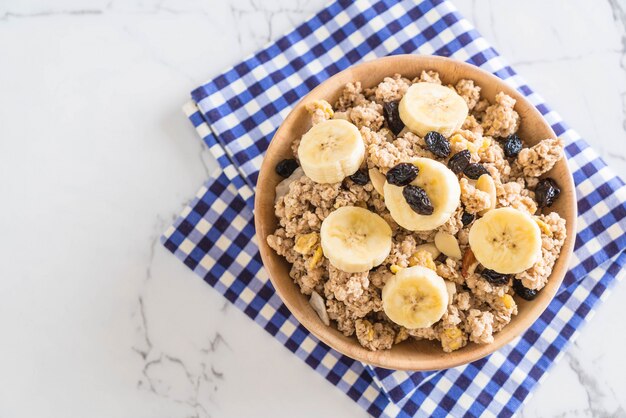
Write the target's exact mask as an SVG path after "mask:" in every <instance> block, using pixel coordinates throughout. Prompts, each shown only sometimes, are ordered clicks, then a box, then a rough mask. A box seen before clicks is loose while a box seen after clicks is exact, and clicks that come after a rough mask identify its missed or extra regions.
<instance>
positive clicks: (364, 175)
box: [350, 170, 370, 186]
mask: <svg viewBox="0 0 626 418" xmlns="http://www.w3.org/2000/svg"><path fill="white" fill-rule="evenodd" d="M350 180H352V181H353V182H355V183H356V184H358V185H360V186H365V185H366V184H367V182H368V181H370V175H369V173H368V172H367V171H366V170H358V171H357V172H356V173H354V174H353V175H351V176H350Z"/></svg>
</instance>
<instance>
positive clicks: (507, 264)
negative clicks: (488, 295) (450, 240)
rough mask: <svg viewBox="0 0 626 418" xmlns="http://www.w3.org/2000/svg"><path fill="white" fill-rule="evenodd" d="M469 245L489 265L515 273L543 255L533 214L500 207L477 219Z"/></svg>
mask: <svg viewBox="0 0 626 418" xmlns="http://www.w3.org/2000/svg"><path fill="white" fill-rule="evenodd" d="M469 244H470V248H471V249H472V252H473V253H474V256H475V257H476V259H477V260H478V261H479V262H480V263H481V264H482V265H483V266H485V267H486V268H488V269H491V270H495V271H497V272H498V273H503V274H516V273H521V272H522V271H524V270H526V269H529V268H530V267H532V266H533V265H534V264H535V263H536V262H537V260H538V259H539V257H540V256H541V231H540V229H539V226H538V225H537V223H536V222H535V221H534V220H533V218H532V217H531V216H530V215H528V214H526V213H524V212H521V211H519V210H517V209H513V208H510V207H506V208H498V209H493V210H490V211H489V212H487V213H486V214H485V216H483V217H482V218H480V219H478V220H477V221H475V222H474V224H473V225H472V228H471V229H470V232H469Z"/></svg>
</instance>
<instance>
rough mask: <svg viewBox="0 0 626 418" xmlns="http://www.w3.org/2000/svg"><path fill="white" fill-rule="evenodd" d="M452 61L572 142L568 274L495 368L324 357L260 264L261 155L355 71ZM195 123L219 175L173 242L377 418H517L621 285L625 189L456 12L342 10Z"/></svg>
mask: <svg viewBox="0 0 626 418" xmlns="http://www.w3.org/2000/svg"><path fill="white" fill-rule="evenodd" d="M400 53H419V54H434V55H443V56H451V57H453V58H456V59H459V60H463V61H467V62H470V63H472V64H474V65H477V66H480V67H482V68H483V69H485V70H487V71H490V72H492V73H494V74H496V75H497V76H499V77H500V78H502V79H504V80H506V82H507V83H509V84H511V85H512V86H514V87H515V88H517V89H518V90H519V91H520V92H521V93H523V94H524V95H526V96H527V98H528V99H529V100H530V101H531V102H532V103H533V104H534V105H535V106H536V107H537V109H539V111H540V112H541V113H542V114H543V115H544V117H545V118H546V120H547V121H548V122H549V123H550V124H551V125H552V128H553V129H554V131H555V132H556V133H557V135H559V136H560V137H561V138H563V139H564V140H565V141H566V148H565V151H566V155H567V157H568V163H569V165H570V168H571V170H572V172H573V175H574V181H575V183H576V191H577V198H578V212H579V218H578V235H577V238H576V242H575V252H574V256H573V259H572V262H571V265H570V270H569V272H568V273H567V276H566V277H565V280H564V282H563V285H562V287H561V288H560V290H559V293H558V294H557V296H556V298H555V299H554V300H553V302H552V303H551V304H550V306H549V307H548V309H547V310H546V311H545V312H544V313H543V315H542V316H541V317H540V318H539V320H537V322H536V323H535V324H534V325H533V326H532V327H531V328H530V329H529V330H528V331H526V333H524V335H522V336H521V337H519V338H517V339H516V340H514V341H513V342H512V343H510V344H509V345H507V346H505V347H504V348H502V349H500V350H498V351H497V352H495V353H493V354H492V355H490V356H489V357H487V358H485V359H482V360H479V361H476V362H474V363H471V364H468V365H465V366H462V367H457V368H453V369H448V370H443V371H438V372H417V373H414V372H403V371H392V370H386V369H381V368H376V367H371V366H368V365H364V364H362V363H360V362H357V361H355V360H352V359H350V358H348V357H346V356H343V355H341V354H339V353H337V352H335V351H334V350H332V349H330V348H329V347H327V346H326V345H325V344H323V343H321V342H320V341H318V340H317V339H316V338H315V337H314V336H313V335H311V334H310V333H309V332H308V331H307V330H306V329H305V328H304V327H302V325H300V324H299V323H298V322H297V321H296V320H295V318H294V317H293V316H292V315H291V314H290V312H289V311H288V310H287V308H286V307H285V306H284V305H283V304H282V302H281V301H280V299H279V298H278V297H277V295H276V294H275V292H274V289H273V287H272V286H271V284H270V282H269V279H268V277H267V273H266V272H265V270H264V269H263V266H262V263H261V259H260V256H259V252H258V246H257V241H256V237H255V232H254V222H253V212H252V210H253V200H254V187H255V183H256V180H257V177H258V171H259V168H260V166H261V161H262V158H263V153H264V151H265V150H266V148H267V146H268V144H269V142H270V140H271V138H272V136H273V133H274V132H275V130H276V129H277V128H278V126H279V125H280V123H281V122H282V120H283V119H284V118H285V117H286V115H287V114H288V112H289V110H290V109H291V108H292V107H293V105H294V104H295V103H296V102H297V101H298V100H299V98H301V97H302V96H304V95H305V94H306V93H308V92H309V91H310V90H311V89H312V88H314V87H315V86H317V85H318V84H319V83H321V82H322V81H324V80H325V79H327V78H328V77H330V76H332V75H333V74H335V73H337V72H339V71H341V70H343V69H345V68H347V67H348V66H350V65H352V64H355V63H357V62H360V61H363V60H368V59H373V58H376V57H381V56H385V55H390V54H400ZM192 99H193V100H192V102H190V103H188V104H187V105H186V106H185V108H184V110H185V113H186V114H187V115H188V117H189V119H190V121H191V122H192V123H193V125H194V126H195V128H196V130H197V132H198V134H199V135H200V137H201V138H202V139H203V140H204V141H205V143H206V144H207V145H208V147H209V149H210V150H211V152H212V153H213V155H214V156H215V157H216V158H217V160H218V162H219V164H220V166H221V168H222V172H221V173H220V174H219V175H218V176H217V177H216V178H214V179H211V180H209V181H208V182H207V183H206V184H205V186H204V187H202V188H201V189H200V191H199V192H198V193H197V195H196V197H195V198H194V199H193V200H192V201H191V202H190V204H189V205H188V206H187V207H186V208H185V209H184V211H183V213H182V214H181V216H180V217H179V218H178V220H177V221H176V222H175V223H174V224H173V225H172V226H171V227H170V228H168V230H167V231H166V232H165V234H164V235H163V237H162V242H163V244H164V245H165V247H166V248H168V249H169V250H170V251H172V252H173V253H174V254H175V255H176V256H177V257H178V258H180V259H181V260H182V261H183V262H184V263H185V264H186V265H187V266H188V267H189V268H191V269H192V270H194V271H195V272H196V273H197V274H198V275H200V276H201V277H202V278H203V279H204V280H205V281H206V282H207V283H209V284H210V285H211V286H213V287H214V288H215V289H216V290H217V291H219V292H220V293H222V294H223V295H224V296H225V297H226V298H227V299H228V300H230V301H231V302H232V303H234V304H235V305H236V306H238V307H239V308H240V309H241V310H243V311H244V312H245V313H246V314H247V315H248V316H249V317H250V318H252V319H253V320H254V321H255V322H257V323H258V324H259V325H261V326H262V327H264V328H265V330H267V331H268V332H269V333H270V334H272V335H273V336H274V337H275V338H276V339H277V340H279V341H280V342H281V343H282V344H284V345H285V346H286V347H287V348H288V349H289V350H290V351H292V352H293V353H295V354H296V355H297V356H298V357H299V358H301V359H302V360H304V361H305V362H306V363H307V364H308V365H309V366H311V367H312V368H313V369H315V370H316V371H317V372H319V373H321V374H322V375H323V376H324V377H325V378H326V379H327V380H328V381H329V382H331V383H333V384H334V385H336V386H337V387H338V388H339V389H340V390H342V391H344V392H345V393H346V394H347V395H348V396H349V397H350V398H352V399H353V400H354V401H356V402H357V403H358V404H359V405H361V406H362V407H363V408H365V409H366V410H367V411H368V412H369V413H370V414H372V415H374V416H390V417H391V416H415V415H418V416H445V415H448V414H452V415H454V416H457V415H464V414H466V415H468V416H479V415H493V416H495V415H498V416H500V415H501V416H511V415H512V414H514V413H515V411H516V410H517V409H518V408H519V407H520V405H521V404H522V403H523V402H524V400H525V399H526V398H527V396H528V395H529V393H530V391H531V390H532V389H533V388H534V387H535V386H536V385H537V383H538V381H539V380H540V379H541V377H542V376H543V375H544V374H545V372H546V371H547V370H548V368H549V367H550V365H551V364H552V363H553V362H554V361H556V360H557V359H558V358H559V356H560V353H561V352H562V350H563V348H564V347H565V346H566V344H567V343H568V341H571V340H572V339H574V338H575V336H576V333H577V329H578V328H579V327H580V326H581V325H582V324H583V323H584V322H585V320H586V319H588V318H589V317H590V315H591V313H592V312H593V309H594V307H595V306H596V304H597V303H598V301H599V300H601V299H603V298H605V297H606V295H607V294H608V289H609V286H610V285H611V284H612V283H613V282H615V281H616V279H620V278H621V276H622V275H623V272H622V267H623V266H624V265H625V264H626V255H624V254H622V253H621V248H624V245H625V244H626V223H625V221H624V217H625V216H626V204H625V203H624V202H626V188H625V187H624V184H623V182H622V181H621V180H620V179H619V178H618V177H616V176H615V175H614V174H613V173H612V172H611V170H610V169H609V168H608V167H607V166H606V165H605V163H604V162H603V161H602V160H601V159H600V158H599V157H598V155H597V154H596V153H595V152H594V151H593V150H592V149H591V148H589V146H588V145H587V144H586V143H585V142H584V141H583V140H582V139H581V138H580V137H579V136H578V135H577V134H576V132H574V131H573V130H571V129H570V128H568V127H567V126H566V125H565V124H564V123H563V122H562V121H561V119H560V117H559V116H558V115H557V114H556V113H555V112H554V111H552V110H550V109H549V108H548V107H547V105H546V104H545V103H544V102H543V100H542V99H541V98H540V97H539V96H538V95H537V94H536V93H534V92H533V91H532V90H531V89H530V88H529V87H528V86H527V85H526V84H525V82H524V81H523V80H522V79H521V78H520V77H519V76H518V75H517V74H516V73H515V72H514V71H513V69H511V67H509V66H508V65H507V64H506V63H505V61H504V60H503V59H502V58H501V57H500V56H499V55H498V54H497V52H496V51H495V50H494V49H493V48H491V47H490V46H489V45H488V44H487V42H486V41H485V40H484V39H483V38H482V37H481V36H480V35H479V34H478V33H477V32H476V30H475V29H474V28H473V27H472V26H471V24H470V23H469V22H468V21H467V20H465V19H463V18H462V17H461V16H460V15H459V13H458V12H457V11H456V10H455V9H454V7H453V6H452V4H451V3H450V2H448V1H435V0H433V1H422V2H419V3H417V4H416V3H414V2H413V1H391V0H389V1H376V2H371V1H361V0H359V1H356V2H350V1H338V2H334V3H332V4H330V5H329V6H327V7H326V8H325V9H323V10H322V11H321V12H319V13H318V14H317V15H315V16H313V17H312V18H311V19H309V20H308V21H306V22H305V23H303V24H302V25H300V26H299V27H297V28H296V29H295V30H293V31H292V32H290V33H289V34H287V35H286V36H284V37H282V38H280V39H279V40H278V41H276V42H275V43H273V44H271V45H269V46H268V47H266V48H265V49H263V50H262V51H259V52H258V53H256V54H254V55H252V56H250V57H249V58H247V59H246V60H244V61H242V62H241V63H240V64H238V65H236V66H234V67H233V68H231V69H229V70H227V71H225V72H224V73H222V74H220V75H219V76H217V77H215V78H214V79H212V80H211V81H209V82H207V83H206V84H204V85H203V86H201V87H199V88H197V89H196V90H194V91H193V92H192Z"/></svg>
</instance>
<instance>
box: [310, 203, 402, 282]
mask: <svg viewBox="0 0 626 418" xmlns="http://www.w3.org/2000/svg"><path fill="white" fill-rule="evenodd" d="M320 239H321V243H322V250H323V251H324V255H325V256H326V258H328V261H330V264H332V265H333V266H335V267H336V268H338V269H339V270H342V271H345V272H347V273H361V272H364V271H368V270H370V269H372V268H373V267H376V266H378V265H380V264H381V263H382V262H383V261H384V260H385V258H387V256H388V255H389V252H390V251H391V228H390V227H389V224H388V223H387V222H386V221H385V220H384V219H383V218H381V217H380V216H378V215H377V214H375V213H373V212H370V211H369V210H367V209H363V208H359V207H356V206H345V207H342V208H339V209H337V210H335V211H334V212H331V214H330V215H328V216H327V217H326V219H324V221H323V222H322V228H321V230H320Z"/></svg>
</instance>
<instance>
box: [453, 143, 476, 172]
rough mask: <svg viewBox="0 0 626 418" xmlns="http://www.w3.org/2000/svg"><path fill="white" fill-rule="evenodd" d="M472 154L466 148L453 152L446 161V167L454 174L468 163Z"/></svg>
mask: <svg viewBox="0 0 626 418" xmlns="http://www.w3.org/2000/svg"><path fill="white" fill-rule="evenodd" d="M471 157H472V154H470V152H469V151H468V150H466V149H464V150H463V151H459V152H457V153H456V154H454V155H453V156H452V157H451V158H450V160H449V161H448V168H449V169H450V170H452V171H453V172H454V174H459V173H462V172H463V170H465V167H467V165H468V164H469V163H470V158H471Z"/></svg>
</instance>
